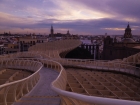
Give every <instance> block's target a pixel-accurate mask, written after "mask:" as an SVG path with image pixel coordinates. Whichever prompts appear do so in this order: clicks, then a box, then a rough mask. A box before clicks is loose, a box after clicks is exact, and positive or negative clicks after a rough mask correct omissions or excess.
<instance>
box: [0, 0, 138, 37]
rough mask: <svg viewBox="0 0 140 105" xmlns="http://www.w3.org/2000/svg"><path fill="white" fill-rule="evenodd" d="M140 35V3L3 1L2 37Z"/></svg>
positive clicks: (0, 0)
mask: <svg viewBox="0 0 140 105" xmlns="http://www.w3.org/2000/svg"><path fill="white" fill-rule="evenodd" d="M128 22H129V23H130V27H131V28H132V34H133V35H140V0H0V33H4V32H9V31H10V32H11V33H27V32H28V33H33V32H34V33H36V34H38V33H41V34H44V33H45V34H49V33H50V27H51V24H53V26H54V32H55V33H57V32H61V33H66V32H67V30H69V31H70V33H72V34H79V35H100V34H101V35H104V34H105V33H108V34H109V35H117V34H119V35H123V34H124V29H125V28H126V26H127V24H128Z"/></svg>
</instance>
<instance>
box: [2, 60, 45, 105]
mask: <svg viewBox="0 0 140 105" xmlns="http://www.w3.org/2000/svg"><path fill="white" fill-rule="evenodd" d="M0 63H1V65H0V68H12V69H23V70H29V71H33V72H34V73H33V74H32V75H30V76H28V77H26V78H24V79H22V80H18V81H14V82H10V83H6V84H3V85H0V105H8V104H12V103H13V102H15V101H17V100H18V99H20V98H21V97H22V96H24V95H25V94H27V93H28V92H29V91H30V90H31V89H32V88H33V87H34V86H35V84H36V83H37V82H38V80H39V71H40V69H41V68H42V67H43V65H42V63H40V62H37V61H30V60H18V59H16V60H14V59H13V60H12V59H10V60H4V61H1V62H0Z"/></svg>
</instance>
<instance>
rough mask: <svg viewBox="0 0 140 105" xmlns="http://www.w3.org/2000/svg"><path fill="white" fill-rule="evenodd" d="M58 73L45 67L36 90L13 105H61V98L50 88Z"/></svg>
mask: <svg viewBox="0 0 140 105" xmlns="http://www.w3.org/2000/svg"><path fill="white" fill-rule="evenodd" d="M58 75H59V73H58V72H56V71H55V70H51V69H48V68H45V67H43V68H42V69H41V71H40V80H39V82H38V83H37V85H36V86H35V87H34V89H33V90H32V91H31V92H30V93H28V94H27V95H26V96H24V97H22V98H21V99H20V100H19V101H18V102H15V103H14V104H13V105H59V104H60V97H59V96H58V94H57V93H55V92H54V91H53V90H51V88H50V84H51V83H52V81H54V80H55V79H56V78H57V76H58Z"/></svg>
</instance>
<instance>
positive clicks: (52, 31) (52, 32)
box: [50, 25, 54, 36]
mask: <svg viewBox="0 0 140 105" xmlns="http://www.w3.org/2000/svg"><path fill="white" fill-rule="evenodd" d="M50 31H51V36H53V34H54V30H53V26H52V25H51V30H50Z"/></svg>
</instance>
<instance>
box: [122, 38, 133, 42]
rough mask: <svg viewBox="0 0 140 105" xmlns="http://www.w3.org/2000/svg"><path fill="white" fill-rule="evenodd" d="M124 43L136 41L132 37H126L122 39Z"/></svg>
mask: <svg viewBox="0 0 140 105" xmlns="http://www.w3.org/2000/svg"><path fill="white" fill-rule="evenodd" d="M122 42H123V43H135V41H134V40H133V39H132V38H124V39H123V40H122Z"/></svg>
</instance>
